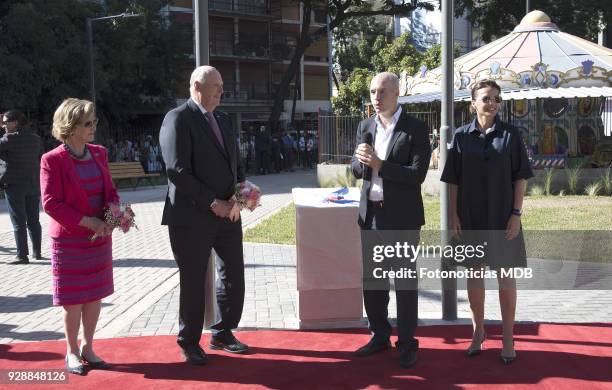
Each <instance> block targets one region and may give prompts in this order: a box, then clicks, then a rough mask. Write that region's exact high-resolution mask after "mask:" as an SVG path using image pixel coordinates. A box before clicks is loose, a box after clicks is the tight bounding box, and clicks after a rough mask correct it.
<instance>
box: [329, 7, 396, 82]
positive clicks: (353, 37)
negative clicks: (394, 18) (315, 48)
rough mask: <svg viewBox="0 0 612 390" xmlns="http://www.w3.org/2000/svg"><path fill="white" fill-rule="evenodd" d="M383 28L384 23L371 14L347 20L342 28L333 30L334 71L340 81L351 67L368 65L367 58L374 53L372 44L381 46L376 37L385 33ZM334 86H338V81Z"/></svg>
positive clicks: (345, 77) (343, 80)
mask: <svg viewBox="0 0 612 390" xmlns="http://www.w3.org/2000/svg"><path fill="white" fill-rule="evenodd" d="M385 30H386V26H385V24H384V23H383V22H382V21H381V20H380V19H379V18H377V17H373V16H372V17H363V18H354V19H350V20H347V21H346V22H345V23H344V24H343V25H342V28H337V29H335V30H333V40H334V53H333V55H334V71H335V73H336V74H338V75H339V76H340V81H341V82H342V83H344V82H346V80H347V78H348V76H349V74H350V73H351V72H352V71H353V69H355V68H367V67H368V59H369V58H371V57H372V56H373V55H374V53H375V48H374V45H378V46H381V45H380V43H379V42H378V41H377V38H378V37H379V36H384V35H386V34H385V32H386V31H385ZM355 42H357V44H355ZM372 42H374V45H372ZM385 43H386V42H383V45H384V44H385ZM336 88H340V85H339V84H338V83H337V84H336Z"/></svg>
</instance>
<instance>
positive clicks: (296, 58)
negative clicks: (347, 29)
mask: <svg viewBox="0 0 612 390" xmlns="http://www.w3.org/2000/svg"><path fill="white" fill-rule="evenodd" d="M295 1H298V2H299V3H301V5H302V27H301V31H300V32H299V34H298V39H297V44H296V47H295V50H293V52H292V55H291V59H290V61H289V65H288V66H287V70H286V71H285V73H284V74H283V77H282V79H281V81H280V83H279V84H278V87H277V88H276V91H275V95H274V103H273V106H272V110H271V112H270V118H269V122H270V124H271V126H272V128H276V127H277V126H278V119H279V117H280V114H281V112H282V111H283V105H284V100H285V99H286V98H287V97H288V94H289V85H290V83H291V81H292V80H294V79H295V76H296V74H297V71H298V69H299V66H300V61H301V58H302V56H303V55H304V52H305V51H306V49H307V48H308V47H310V45H312V44H313V43H314V42H317V41H318V40H319V39H321V38H322V37H324V36H325V35H326V34H327V33H328V31H330V32H331V31H333V30H334V29H336V28H342V26H343V24H344V23H345V22H346V21H349V20H351V19H355V18H360V17H369V16H375V15H402V16H407V15H408V14H410V12H412V11H414V10H415V9H417V8H424V9H428V10H433V5H432V4H431V3H430V2H427V1H419V0H381V1H378V2H376V3H375V4H376V7H375V8H374V7H373V5H372V4H374V3H373V2H371V1H366V0H295ZM317 9H318V10H325V11H326V12H327V14H328V15H329V24H328V25H325V26H323V27H320V28H317V29H314V30H311V15H312V11H313V10H317Z"/></svg>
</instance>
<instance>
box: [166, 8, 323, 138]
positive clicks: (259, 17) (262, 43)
mask: <svg viewBox="0 0 612 390" xmlns="http://www.w3.org/2000/svg"><path fill="white" fill-rule="evenodd" d="M168 11H169V20H170V22H171V23H182V24H184V25H185V26H186V28H191V29H192V30H193V1H192V0H174V1H173V2H172V3H171V5H170V6H169V7H168ZM208 20H209V23H208V26H207V27H208V32H209V44H210V47H209V53H210V65H212V66H214V67H215V68H217V69H218V70H219V72H221V75H222V77H223V81H224V85H225V86H224V89H225V92H224V94H223V98H222V101H221V105H220V109H221V110H223V111H225V112H227V113H228V114H229V115H230V116H231V118H232V120H233V122H234V125H235V126H236V127H237V128H240V129H241V130H242V131H246V130H248V129H249V128H250V127H253V128H256V127H257V126H259V125H265V124H267V121H268V117H269V115H270V111H271V108H272V104H273V96H274V94H275V91H276V87H277V85H278V84H279V83H280V81H281V78H282V76H283V74H284V72H285V71H286V69H287V67H288V65H289V62H290V58H291V55H292V53H293V50H294V49H295V46H296V43H297V37H298V34H299V31H300V30H301V27H302V25H301V20H302V8H301V6H300V4H299V3H298V2H294V1H290V0H208ZM311 20H312V22H313V23H312V26H311V28H313V29H315V28H319V27H321V26H322V25H324V23H325V13H324V12H319V11H315V12H313V15H311ZM179 44H180V43H179ZM193 50H194V44H193V41H192V42H188V43H187V45H186V47H185V51H186V53H187V52H188V53H193ZM193 58H194V56H193V55H187V56H186V59H187V60H186V67H185V69H184V71H185V73H186V75H185V79H186V80H188V78H189V77H188V74H189V72H190V71H191V69H192V68H193V66H194V62H193ZM328 66H329V58H328V45H327V37H324V38H322V39H321V40H320V41H318V42H316V43H315V44H313V45H312V46H311V47H309V48H308V50H307V51H306V53H305V54H304V56H303V58H302V62H301V64H300V71H299V74H298V77H297V80H294V81H293V82H292V84H291V90H290V93H289V98H288V99H287V100H286V101H285V104H284V112H283V114H282V115H281V121H282V122H284V123H285V125H288V122H289V121H290V119H291V115H292V110H293V107H294V104H293V97H294V96H295V98H296V101H295V110H294V111H295V112H294V114H293V117H294V122H293V123H294V124H295V127H296V128H299V129H300V130H309V129H314V128H316V117H317V112H318V110H319V109H323V110H328V109H329V107H330V103H329V84H328ZM186 82H187V81H186ZM177 92H178V93H179V94H184V95H185V96H184V98H187V91H186V89H185V90H184V91H177Z"/></svg>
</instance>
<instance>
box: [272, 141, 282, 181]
mask: <svg viewBox="0 0 612 390" xmlns="http://www.w3.org/2000/svg"><path fill="white" fill-rule="evenodd" d="M270 150H271V152H272V165H273V167H274V172H276V173H280V171H281V170H282V162H283V156H282V155H281V145H280V141H279V139H278V136H277V135H275V136H273V137H272V140H271V141H270Z"/></svg>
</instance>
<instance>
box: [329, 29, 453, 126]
mask: <svg viewBox="0 0 612 390" xmlns="http://www.w3.org/2000/svg"><path fill="white" fill-rule="evenodd" d="M362 45H363V42H360V43H357V44H356V45H355V46H358V47H361V46H362ZM367 45H369V46H370V47H372V50H371V51H368V50H365V49H363V50H355V51H354V55H355V58H353V63H359V64H365V66H362V67H359V68H355V69H353V71H352V72H350V73H349V75H348V77H347V80H346V82H345V83H344V84H343V85H341V86H340V88H339V90H338V96H335V97H333V98H332V106H333V109H334V112H335V113H336V114H338V115H359V114H360V113H361V112H363V111H362V105H363V102H364V101H367V100H369V86H370V81H371V80H372V77H374V75H375V74H376V73H380V72H393V73H395V74H397V75H399V74H400V73H401V72H403V71H406V72H408V74H415V73H417V72H418V70H419V68H420V67H421V65H425V66H427V68H428V69H433V68H436V67H438V66H439V64H440V60H441V59H440V45H434V46H432V47H431V48H430V49H428V50H427V51H425V52H419V51H418V50H416V49H415V47H414V46H413V45H412V44H411V43H410V34H408V33H404V34H402V35H401V36H400V37H398V38H396V39H395V40H394V41H393V42H391V43H386V42H385V38H384V37H383V36H379V37H377V38H376V39H375V40H374V43H373V44H371V45H370V44H367ZM367 45H366V46H367ZM455 50H457V48H455ZM359 56H363V57H359Z"/></svg>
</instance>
